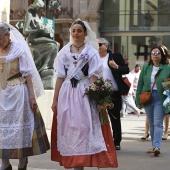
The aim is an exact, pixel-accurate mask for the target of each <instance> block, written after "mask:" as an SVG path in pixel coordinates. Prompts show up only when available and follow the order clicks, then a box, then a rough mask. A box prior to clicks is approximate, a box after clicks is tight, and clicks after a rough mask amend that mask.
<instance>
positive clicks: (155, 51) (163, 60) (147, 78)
mask: <svg viewBox="0 0 170 170" xmlns="http://www.w3.org/2000/svg"><path fill="white" fill-rule="evenodd" d="M168 58H169V52H168V50H167V48H166V47H165V46H163V45H159V46H156V47H153V48H152V49H151V52H150V59H149V62H148V63H146V64H144V66H143V68H142V70H141V73H140V77H139V81H138V86H137V93H136V104H137V106H138V108H141V107H144V109H145V112H146V115H147V117H148V120H149V127H150V134H151V140H152V148H151V149H149V150H148V151H147V153H148V154H150V153H153V154H154V156H158V155H159V154H160V147H161V141H162V133H163V119H164V116H165V114H168V113H170V110H169V109H168V108H167V107H165V106H163V102H164V100H165V98H166V96H165V95H164V94H163V92H164V88H163V84H162V83H163V82H164V81H165V80H166V79H167V78H169V77H170V65H169V61H168ZM154 81H155V82H156V83H155V85H154V86H153V91H152V101H151V102H150V103H148V104H143V105H141V104H140V100H139V95H140V94H141V93H142V92H146V91H150V90H151V87H152V85H153V84H154Z"/></svg>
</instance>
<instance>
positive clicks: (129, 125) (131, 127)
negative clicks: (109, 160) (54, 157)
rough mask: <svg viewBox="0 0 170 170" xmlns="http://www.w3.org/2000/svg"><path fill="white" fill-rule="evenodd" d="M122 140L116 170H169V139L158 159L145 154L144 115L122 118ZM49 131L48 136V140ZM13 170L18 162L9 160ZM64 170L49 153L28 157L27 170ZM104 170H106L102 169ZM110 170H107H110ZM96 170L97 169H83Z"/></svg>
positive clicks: (165, 142)
mask: <svg viewBox="0 0 170 170" xmlns="http://www.w3.org/2000/svg"><path fill="white" fill-rule="evenodd" d="M121 120H122V132H123V139H122V142H121V147H122V148H121V150H120V151H117V156H118V163H119V167H118V168H117V170H169V169H170V163H169V162H170V137H169V138H168V140H166V141H162V147H161V154H160V156H159V157H154V156H153V155H148V154H146V151H147V150H148V149H149V148H151V140H150V137H149V140H148V141H142V140H141V139H140V138H141V137H142V135H143V133H144V122H145V114H143V115H141V116H140V117H139V118H138V117H137V116H136V115H127V116H126V117H125V118H122V119H121ZM50 133H51V132H50V131H49V130H48V135H49V139H50ZM11 164H12V165H13V170H17V164H18V162H17V161H16V160H11ZM47 169H49V170H64V168H63V167H60V166H59V164H58V163H56V162H52V161H51V160H50V151H49V152H47V153H46V154H43V155H40V156H34V157H29V163H28V170H47ZM103 169H106V168H103ZM110 169H112V168H107V170H110ZM85 170H97V168H85Z"/></svg>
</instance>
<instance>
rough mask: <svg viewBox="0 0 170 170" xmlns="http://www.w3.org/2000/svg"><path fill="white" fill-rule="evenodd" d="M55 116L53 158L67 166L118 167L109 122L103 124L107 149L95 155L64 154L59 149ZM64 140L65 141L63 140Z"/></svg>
mask: <svg viewBox="0 0 170 170" xmlns="http://www.w3.org/2000/svg"><path fill="white" fill-rule="evenodd" d="M56 117H57V116H56V114H54V116H53V124H52V131H51V160H52V161H56V162H59V164H60V165H61V166H64V167H65V168H74V167H98V168H111V167H113V168H116V167H118V162H117V155H116V150H115V145H114V141H113V138H112V134H111V129H110V125H109V124H105V125H102V133H103V137H104V140H105V143H106V147H107V151H102V152H100V153H97V154H93V155H74V156H62V155H60V152H59V151H58V150H57V118H56ZM63 142H64V141H63Z"/></svg>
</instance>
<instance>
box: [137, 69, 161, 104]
mask: <svg viewBox="0 0 170 170" xmlns="http://www.w3.org/2000/svg"><path fill="white" fill-rule="evenodd" d="M159 72H160V71H159ZM159 72H158V73H157V74H156V76H155V80H154V83H153V85H152V88H151V90H150V91H146V92H143V93H141V94H140V95H139V100H140V104H147V103H150V102H151V101H152V91H153V87H154V85H155V83H156V78H157V77H158V75H159Z"/></svg>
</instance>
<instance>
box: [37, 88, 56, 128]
mask: <svg viewBox="0 0 170 170" xmlns="http://www.w3.org/2000/svg"><path fill="white" fill-rule="evenodd" d="M53 96H54V90H45V95H42V96H41V97H40V98H38V99H37V104H38V106H39V109H40V111H41V114H42V117H43V119H44V123H45V127H46V129H48V130H50V129H51V127H52V119H53V112H52V110H51V105H52V101H53Z"/></svg>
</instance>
